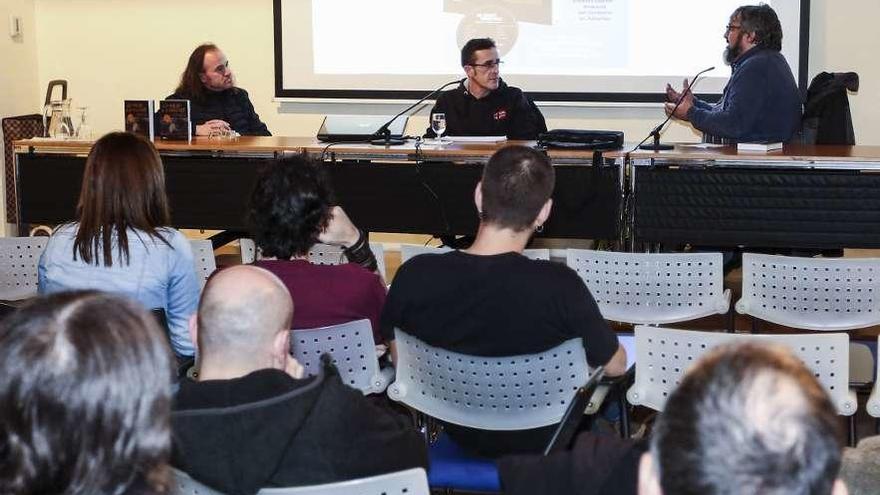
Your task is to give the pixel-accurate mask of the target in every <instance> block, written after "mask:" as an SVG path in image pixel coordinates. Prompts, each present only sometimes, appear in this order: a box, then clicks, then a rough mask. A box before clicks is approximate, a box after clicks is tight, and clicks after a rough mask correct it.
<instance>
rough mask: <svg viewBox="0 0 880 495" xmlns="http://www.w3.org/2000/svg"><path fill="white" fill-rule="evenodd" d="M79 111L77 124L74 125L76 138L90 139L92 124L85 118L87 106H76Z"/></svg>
mask: <svg viewBox="0 0 880 495" xmlns="http://www.w3.org/2000/svg"><path fill="white" fill-rule="evenodd" d="M77 109H78V110H79V111H80V114H79V124H77V126H76V138H77V139H79V140H82V141H90V140H91V139H92V126H91V125H89V122H88V120H87V119H86V111H87V110H88V109H89V107H85V106H83V107H77Z"/></svg>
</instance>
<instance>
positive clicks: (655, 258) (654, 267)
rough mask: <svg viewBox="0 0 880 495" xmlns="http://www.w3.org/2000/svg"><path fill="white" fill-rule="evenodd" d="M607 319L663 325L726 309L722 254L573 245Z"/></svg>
mask: <svg viewBox="0 0 880 495" xmlns="http://www.w3.org/2000/svg"><path fill="white" fill-rule="evenodd" d="M566 263H567V264H568V266H569V267H570V268H571V269H573V270H574V271H576V272H577V273H578V275H580V276H581V278H582V279H583V280H584V283H586V284H587V287H588V288H589V289H590V293H591V294H592V295H593V299H595V300H596V303H597V304H598V305H599V311H600V312H601V313H602V316H603V317H605V319H606V320H612V321H619V322H624V323H633V324H652V325H659V324H664V323H675V322H679V321H687V320H694V319H697V318H702V317H704V316H709V315H713V314H723V313H726V312H727V310H728V309H729V308H730V291H729V290H725V289H724V271H723V262H722V256H721V253H617V252H610V251H593V250H589V249H569V250H568V253H567V257H566Z"/></svg>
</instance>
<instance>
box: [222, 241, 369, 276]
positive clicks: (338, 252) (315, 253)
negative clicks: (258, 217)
mask: <svg viewBox="0 0 880 495" xmlns="http://www.w3.org/2000/svg"><path fill="white" fill-rule="evenodd" d="M238 244H239V249H240V250H241V263H242V264H248V263H253V262H254V261H256V260H257V258H258V256H259V254H258V253H257V245H256V244H255V243H254V240H253V239H248V238H242V239H239V240H238ZM370 250H372V251H373V254H374V255H376V270H377V271H378V273H379V275H381V276H382V279H383V280H384V279H385V248H384V246H383V245H382V243H379V242H371V243H370ZM309 261H311V262H312V263H315V264H318V265H338V264H340V263H347V262H348V259H347V258H346V257H345V253H343V252H342V248H340V247H338V246H330V245H328V244H316V245H315V246H313V247H312V249H311V250H310V251H309Z"/></svg>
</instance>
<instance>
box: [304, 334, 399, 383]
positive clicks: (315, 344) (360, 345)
mask: <svg viewBox="0 0 880 495" xmlns="http://www.w3.org/2000/svg"><path fill="white" fill-rule="evenodd" d="M290 347H291V349H290V351H291V354H293V357H294V358H296V360H297V361H299V363H300V364H302V366H303V368H305V371H306V374H308V375H310V376H311V375H316V374H318V372H319V371H320V369H321V356H322V355H323V354H330V357H332V358H333V364H335V365H336V368H337V369H338V370H339V376H340V377H341V378H342V381H343V382H344V383H345V384H347V385H349V386H351V387H352V388H356V389H358V390H360V391H362V392H363V393H364V394H375V393H381V392H384V391H385V388H386V387H387V386H388V383H389V382H390V381H391V375H390V373H382V372H381V370H380V369H379V360H378V358H377V357H376V345H375V343H374V341H373V330H372V325H370V320H356V321H351V322H348V323H342V324H340V325H333V326H329V327H322V328H313V329H308V330H305V329H303V330H292V331H291V334H290Z"/></svg>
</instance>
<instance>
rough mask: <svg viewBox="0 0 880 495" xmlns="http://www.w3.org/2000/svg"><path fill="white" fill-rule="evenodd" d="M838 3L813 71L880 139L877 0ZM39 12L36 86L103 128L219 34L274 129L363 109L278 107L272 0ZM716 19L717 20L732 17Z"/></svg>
mask: <svg viewBox="0 0 880 495" xmlns="http://www.w3.org/2000/svg"><path fill="white" fill-rule="evenodd" d="M304 1H305V0H304ZM844 5H845V8H844ZM831 6H832V0H813V16H812V24H811V29H812V31H813V42H812V44H811V49H810V52H811V54H810V58H811V60H810V74H811V76H812V75H813V74H815V73H817V72H819V71H820V70H824V69H832V70H838V69H840V70H843V69H846V70H858V71H859V72H860V73H861V75H862V81H863V84H862V90H861V91H860V92H859V94H858V95H854V96H852V97H851V103H852V106H853V114H854V118H855V125H856V131H857V138H858V141H859V143H860V144H880V119H877V118H872V117H874V116H876V115H877V104H876V101H878V97H880V86H878V83H877V81H878V76H880V67H878V64H876V63H875V61H874V60H872V58H873V57H874V56H875V55H876V53H878V51H880V36H876V33H875V30H876V27H875V24H876V20H877V19H878V18H880V15H878V14H880V2H877V0H847V1H846V2H837V3H835V4H834V8H831ZM36 15H37V31H38V33H37V41H38V43H37V45H38V53H37V58H38V61H39V87H44V85H45V84H46V82H47V81H49V80H50V79H53V78H66V79H68V80H69V81H70V91H71V95H72V97H73V98H74V99H75V103H76V104H86V105H88V106H89V107H90V113H91V115H92V118H93V124H94V125H95V127H96V130H97V131H99V132H103V131H108V130H111V129H114V128H118V127H121V116H120V114H121V110H120V109H121V106H122V100H123V99H125V98H157V99H158V98H162V97H164V96H166V95H167V94H169V93H170V92H171V90H172V89H173V88H174V86H175V84H176V82H177V78H178V77H179V75H180V72H181V71H182V70H183V66H184V64H185V62H186V57H187V55H188V54H189V52H190V50H191V49H192V48H193V47H194V46H195V45H196V44H198V43H200V42H202V41H214V42H216V43H217V44H219V45H220V46H221V47H222V48H223V49H224V50H225V51H226V54H227V55H228V56H229V59H230V61H231V62H232V67H233V69H234V70H235V72H236V75H237V78H238V83H239V85H240V86H241V87H243V88H246V89H247V90H248V91H249V92H250V93H251V96H252V99H253V102H254V105H255V107H256V108H257V111H258V112H259V113H260V115H261V117H262V118H263V120H264V121H266V123H267V124H268V125H269V128H270V129H272V131H273V132H274V133H275V134H286V135H298V136H313V135H314V134H315V131H316V130H317V127H318V125H319V124H320V120H321V115H322V114H323V113H327V112H337V113H347V110H350V111H351V112H352V113H356V112H357V111H358V109H356V108H353V107H352V106H351V104H345V105H331V106H322V105H314V104H305V105H302V104H299V105H289V104H285V105H284V112H280V111H279V106H280V105H279V103H278V102H276V101H274V100H273V94H274V68H273V67H274V60H273V35H272V2H271V1H270V0H248V1H241V0H214V1H212V2H210V8H208V7H206V3H205V2H196V1H187V2H181V1H176V0H125V1H111V0H65V1H59V0H36ZM707 22H712V21H711V20H709V21H707ZM717 22H718V25H719V30H720V29H721V27H722V26H723V25H724V22H725V20H724V19H719V20H718V21H717ZM710 41H711V42H716V41H717V42H718V44H719V50H720V49H722V48H723V47H722V46H721V43H722V41H721V37H720V36H719V39H718V40H707V41H705V42H710ZM699 42H704V41H699ZM415 46H417V44H416V45H415ZM387 108H388V107H385V108H384V111H385V112H387V111H390V110H388V109H387ZM390 108H394V107H390ZM545 114H546V115H547V117H548V125H549V126H550V127H583V128H607V129H620V130H623V131H625V132H626V135H627V136H628V139H636V138H638V137H640V136H641V135H643V134H644V133H646V132H647V131H648V130H650V128H651V127H653V125H654V123H655V122H656V121H657V119H659V118H660V117H661V116H662V112H661V110H660V108H659V107H654V108H631V107H630V108H626V107H625V108H613V109H608V108H597V107H586V108H583V107H581V108H546V109H545ZM411 122H412V124H411V127H410V130H411V131H416V130H418V129H420V128H423V127H424V126H426V121H425V118H424V117H423V116H419V117H417V118H414V119H412V120H411ZM697 138H698V136H697V135H696V134H695V133H694V132H692V131H691V130H690V129H689V128H688V127H686V126H683V125H681V124H676V125H674V126H672V127H671V128H670V130H669V131H668V133H667V135H666V139H668V140H695V139H697Z"/></svg>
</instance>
